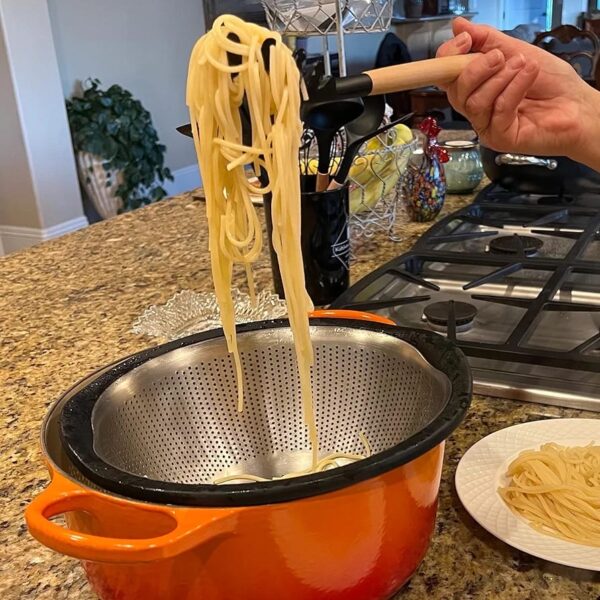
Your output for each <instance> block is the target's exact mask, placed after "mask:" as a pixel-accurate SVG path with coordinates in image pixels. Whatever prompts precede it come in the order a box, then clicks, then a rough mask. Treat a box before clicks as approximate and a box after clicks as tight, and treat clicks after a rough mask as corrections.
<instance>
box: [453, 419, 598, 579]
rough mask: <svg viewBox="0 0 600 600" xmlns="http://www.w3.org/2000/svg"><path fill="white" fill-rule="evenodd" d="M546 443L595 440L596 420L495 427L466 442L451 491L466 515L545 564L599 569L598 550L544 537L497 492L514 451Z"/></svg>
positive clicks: (580, 443) (561, 420)
mask: <svg viewBox="0 0 600 600" xmlns="http://www.w3.org/2000/svg"><path fill="white" fill-rule="evenodd" d="M546 442H556V443H557V444H562V445H565V446H584V445H585V444H589V443H590V442H595V443H596V444H600V419H550V420H544V421H532V422H530V423H522V424H520V425H514V426H513V427H508V428H506V429H501V430H500V431H496V432H495V433H492V434H491V435H488V436H487V437H485V438H483V439H482V440H479V441H478V442H477V443H476V444H474V445H473V446H471V448H469V450H467V452H466V453H465V455H464V456H463V457H462V459H461V461H460V463H459V464H458V467H457V469H456V478H455V482H456V491H457V492H458V497H459V498H460V501H461V502H462V503H463V504H464V506H465V508H466V509H467V511H468V512H469V513H470V515H471V516H472V517H473V518H474V519H475V520H476V521H477V522H478V523H479V524H480V525H481V526H482V527H483V528H485V529H487V530H488V531H489V532H490V533H492V534H493V535H495V536H496V537H498V538H500V539H501V540H502V541H503V542H506V543H507V544H510V545H511V546H514V547H515V548H518V549H519V550H522V551H523V552H527V553H528V554H532V555H533V556H537V557H539V558H543V559H544V560H548V561H551V562H555V563H559V564H561V565H567V566H569V567H577V568H579V569H588V570H592V571H600V548H595V547H593V546H584V545H582V544H575V543H574V542H567V541H564V540H559V539H557V538H554V537H552V536H549V535H544V534H542V533H539V532H538V531H536V530H535V529H534V528H533V527H531V526H530V525H529V524H528V523H527V521H526V520H525V519H523V518H521V517H519V516H517V515H516V514H514V513H513V512H512V511H511V510H510V509H509V508H508V506H506V504H504V502H503V500H502V498H501V497H500V495H499V494H498V488H499V487H500V486H501V485H504V483H505V481H506V479H505V473H506V470H507V468H508V465H509V464H510V462H511V461H512V460H513V459H514V458H516V457H517V455H518V454H519V453H520V452H521V451H523V450H528V449H530V448H536V449H537V448H539V446H540V445H542V444H545V443H546Z"/></svg>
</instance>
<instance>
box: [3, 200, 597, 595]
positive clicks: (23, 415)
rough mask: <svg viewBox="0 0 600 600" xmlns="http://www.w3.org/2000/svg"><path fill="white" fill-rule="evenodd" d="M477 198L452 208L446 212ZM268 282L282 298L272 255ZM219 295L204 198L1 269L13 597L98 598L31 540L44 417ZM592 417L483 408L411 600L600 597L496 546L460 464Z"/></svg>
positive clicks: (366, 265) (469, 430) (449, 475)
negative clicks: (525, 432)
mask: <svg viewBox="0 0 600 600" xmlns="http://www.w3.org/2000/svg"><path fill="white" fill-rule="evenodd" d="M471 199H472V197H471V196H450V197H449V199H448V201H447V204H446V207H445V211H446V212H448V211H450V210H454V209H456V208H459V207H460V206H463V205H465V204H466V203H467V202H469V201H470V200H471ZM427 227H428V225H427V224H415V223H409V222H407V221H406V219H405V218H404V217H401V218H400V221H399V226H398V230H397V231H398V233H399V235H400V236H401V238H402V239H401V241H400V242H392V241H390V240H389V239H386V238H385V236H377V237H376V238H374V239H372V240H369V241H367V242H364V243H362V244H360V245H358V246H356V247H355V253H356V255H357V260H356V261H355V263H354V264H353V266H352V276H353V279H354V280H356V279H357V278H359V277H361V276H363V275H365V274H366V273H368V272H370V271H372V270H373V269H374V268H375V267H377V266H379V265H380V264H382V263H383V262H384V261H386V260H388V259H390V258H392V257H393V256H396V255H398V254H400V253H401V252H403V251H404V250H406V249H407V248H409V247H410V246H411V245H412V244H413V243H414V242H415V240H416V239H417V237H418V236H419V235H421V234H422V233H423V232H424V231H425V230H426V229H427ZM256 279H257V282H258V284H259V286H261V287H262V288H264V287H270V285H271V284H270V282H271V277H270V265H269V259H268V257H267V253H265V255H264V257H263V259H262V260H261V261H260V263H259V264H258V266H257V269H256ZM210 287H211V278H210V270H209V259H208V253H207V230H206V225H205V207H204V203H203V202H201V201H198V200H195V199H194V198H193V196H192V195H191V194H188V195H184V196H181V197H178V198H174V199H171V200H166V201H163V202H161V203H159V204H156V205H154V206H151V207H148V208H145V209H141V210H138V211H136V212H134V213H130V214H125V215H122V216H119V217H118V218H115V219H112V220H110V221H107V222H103V223H99V224H97V225H94V226H92V227H89V228H87V229H85V230H82V231H78V232H76V233H73V234H71V235H68V236H65V237H63V238H60V239H57V240H54V241H50V242H47V243H45V244H42V245H39V246H36V247H33V248H31V249H29V250H27V251H24V252H21V253H17V254H14V255H10V256H8V257H6V258H4V259H0V290H1V295H0V389H1V390H2V392H1V396H0V418H1V420H2V424H3V431H2V436H1V437H0V451H1V455H2V461H1V464H0V502H1V504H0V513H1V517H0V531H1V545H0V552H1V560H0V565H1V566H0V568H1V570H2V574H1V576H0V598H2V599H3V600H13V599H15V600H16V599H20V600H27V599H33V598H35V599H38V600H42V599H48V600H49V599H52V600H56V599H59V600H60V599H66V598H76V599H78V600H89V599H92V598H94V597H95V596H94V594H93V593H92V591H91V590H90V588H89V586H88V585H87V583H86V580H85V576H84V573H83V570H82V569H81V567H80V565H79V563H78V562H77V561H76V560H73V559H71V558H67V557H65V556H62V555H60V554H56V553H54V552H52V551H50V550H48V549H46V548H45V547H43V546H42V545H40V544H39V543H38V542H36V541H35V540H34V539H33V538H32V537H31V536H30V535H29V534H28V532H27V529H26V527H25V523H24V520H23V510H24V508H25V506H26V505H27V503H28V502H29V501H30V500H31V499H32V498H33V497H34V496H35V495H36V494H37V493H39V492H40V491H41V490H42V489H43V488H44V486H45V485H46V484H47V481H48V477H47V472H46V469H45V468H44V466H43V462H42V455H41V452H40V450H39V447H38V438H39V431H40V424H41V421H42V418H43V416H44V414H45V412H46V410H47V408H48V406H49V405H50V403H52V402H53V401H54V400H55V399H56V398H57V397H58V396H59V395H60V394H61V393H62V392H64V391H65V390H66V389H67V388H68V387H69V386H70V385H71V384H72V383H73V382H75V381H77V380H78V379H80V378H81V377H83V376H84V375H86V374H88V373H90V372H92V371H94V370H95V369H97V368H99V367H101V366H103V365H105V364H107V363H110V362H112V361H114V360H115V359H117V358H119V357H122V356H124V355H127V354H129V353H132V352H135V351H138V350H140V349H142V348H143V347H145V346H147V345H149V344H151V341H149V340H147V339H144V338H142V337H139V336H136V335H134V334H132V333H131V332H130V329H131V324H132V322H133V320H134V318H135V317H137V316H138V315H139V314H140V313H141V312H142V311H143V310H144V309H145V308H147V307H148V306H149V305H151V304H154V303H162V302H164V301H166V300H167V299H168V298H169V297H171V296H172V295H173V294H174V293H175V292H176V291H178V290H182V289H194V290H208V289H210ZM581 414H582V413H581V412H580V411H575V410H566V409H559V408H551V407H545V406H540V405H535V404H523V403H519V402H511V401H507V400H498V399H492V398H486V397H481V396H478V397H475V398H474V401H473V405H472V408H471V410H470V412H469V415H468V417H467V420H466V422H465V423H464V424H463V425H462V426H461V427H460V428H459V429H458V430H457V431H456V432H455V433H454V434H453V435H452V437H451V438H450V439H449V441H448V444H447V455H446V461H445V469H444V474H443V480H442V487H441V491H440V506H439V515H438V523H437V530H436V533H435V536H434V538H433V541H432V545H431V548H430V550H429V552H428V554H427V556H426V558H425V560H424V562H423V564H422V565H421V567H420V568H419V570H418V572H417V574H416V575H415V576H414V577H413V579H412V580H411V582H410V583H409V585H408V586H407V587H406V588H405V590H403V591H402V592H401V593H400V594H399V595H398V596H397V600H416V599H427V600H436V599H439V600H447V599H456V600H470V599H479V598H494V599H498V600H502V599H504V600H515V599H530V600H537V599H540V600H541V599H550V598H555V599H560V600H596V599H598V598H600V581H599V580H598V578H597V575H596V576H594V575H593V574H590V573H586V572H577V571H574V570H570V569H565V568H563V567H559V566H557V565H551V564H548V563H543V562H541V561H539V560H537V559H535V558H532V557H530V556H528V555H526V554H523V553H521V552H519V551H517V550H514V549H512V548H510V547H509V546H506V545H505V544H503V543H501V542H500V541H498V540H496V539H495V538H493V537H492V536H491V535H489V534H487V533H486V532H485V531H484V530H482V529H481V528H480V527H479V526H478V525H477V524H476V523H475V522H474V521H473V520H472V519H471V518H470V517H469V516H468V515H467V514H466V512H465V511H464V510H463V508H462V507H461V504H460V502H459V501H458V498H457V497H456V493H455V491H454V484H453V476H454V470H455V468H456V464H457V463H458V460H459V458H460V457H461V456H462V454H463V453H464V451H465V450H466V449H467V448H468V447H469V446H470V445H471V444H473V443H474V442H476V441H477V440H479V439H480V438H482V437H483V436H485V435H487V434H488V433H490V432H492V431H495V430H497V429H500V428H502V427H505V426H507V425H511V424H514V423H520V422H523V421H527V420H532V419H536V418H539V417H540V416H542V415H552V416H556V415H561V416H567V417H571V416H578V415H581ZM594 577H595V578H594Z"/></svg>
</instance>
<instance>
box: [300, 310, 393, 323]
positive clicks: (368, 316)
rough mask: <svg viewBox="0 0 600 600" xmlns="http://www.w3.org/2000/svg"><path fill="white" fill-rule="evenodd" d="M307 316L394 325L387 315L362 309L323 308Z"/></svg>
mask: <svg viewBox="0 0 600 600" xmlns="http://www.w3.org/2000/svg"><path fill="white" fill-rule="evenodd" d="M309 317H313V318H315V319H324V318H325V319H355V320H357V321H369V322H371V323H382V324H383V325H396V323H394V321H392V320H391V319H388V318H387V317H382V316H381V315H375V314H373V313H369V312H364V311H362V310H346V309H340V310H333V309H323V310H313V311H312V312H311V313H310V314H309Z"/></svg>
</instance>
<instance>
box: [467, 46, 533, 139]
mask: <svg viewBox="0 0 600 600" xmlns="http://www.w3.org/2000/svg"><path fill="white" fill-rule="evenodd" d="M494 52H499V51H498V50H495V51H494ZM490 54H491V53H490ZM500 64H501V65H502V62H500ZM524 66H525V58H524V57H523V56H522V55H520V54H519V55H517V56H513V57H511V58H510V59H509V60H508V61H506V63H504V65H503V67H502V68H501V69H500V70H499V71H497V72H496V73H495V74H494V75H493V76H491V77H489V78H488V79H486V80H485V81H484V82H483V83H481V84H479V85H475V87H474V84H477V80H475V79H473V78H471V79H468V80H467V78H463V80H459V81H458V82H457V93H458V95H459V96H460V97H461V98H465V100H464V110H465V114H466V115H467V116H468V118H469V121H471V124H472V125H473V127H474V129H475V130H476V131H477V132H483V131H485V129H487V128H488V126H489V124H490V119H491V118H492V114H493V110H494V103H495V102H496V99H497V98H498V97H499V96H500V95H501V94H502V93H503V92H504V90H505V89H506V87H507V86H508V85H510V83H511V82H512V80H513V79H514V78H515V77H516V76H517V74H518V73H519V72H520V71H521V70H522V69H523V67H524ZM459 79H460V78H459Z"/></svg>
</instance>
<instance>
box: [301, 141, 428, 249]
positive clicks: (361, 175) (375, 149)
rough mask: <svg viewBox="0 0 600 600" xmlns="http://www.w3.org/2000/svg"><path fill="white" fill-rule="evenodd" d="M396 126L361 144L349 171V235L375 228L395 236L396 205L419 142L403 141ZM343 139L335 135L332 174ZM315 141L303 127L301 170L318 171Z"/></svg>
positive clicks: (368, 232) (371, 233)
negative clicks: (410, 161) (409, 163)
mask: <svg viewBox="0 0 600 600" xmlns="http://www.w3.org/2000/svg"><path fill="white" fill-rule="evenodd" d="M398 135H399V134H398V130H397V129H391V130H389V131H388V132H386V133H384V134H381V135H379V136H377V137H376V138H373V139H372V140H369V141H368V142H365V143H364V144H363V146H362V147H361V148H360V150H359V152H358V154H357V156H356V158H355V159H354V161H353V163H352V167H351V168H350V172H349V173H348V183H349V187H350V194H349V196H350V197H349V200H350V235H351V237H352V238H354V239H356V238H360V237H363V236H364V237H372V236H374V235H375V234H376V233H378V232H384V233H386V234H387V235H388V236H389V237H390V238H391V239H392V240H397V239H398V238H397V236H396V235H395V234H394V225H395V222H396V215H397V211H398V206H399V205H401V202H400V200H401V188H402V181H403V177H404V174H405V172H406V170H407V167H408V162H409V160H410V157H411V156H412V154H413V152H414V151H415V150H416V149H417V148H418V147H419V146H420V144H419V142H418V140H417V139H413V140H411V141H410V142H407V143H404V142H402V141H401V140H400V139H398V137H397V136H398ZM345 147H346V140H345V137H344V136H343V135H340V133H339V132H338V135H337V136H336V138H335V139H334V143H333V145H332V157H331V162H330V165H329V172H330V173H332V174H335V173H336V171H337V169H338V167H339V165H340V162H341V160H342V156H343V155H344V152H345ZM317 155H318V149H317V143H316V139H315V137H314V134H313V132H312V131H311V130H305V131H304V135H303V138H302V145H301V148H300V172H301V173H302V174H303V175H308V174H312V175H315V174H316V173H317V164H318V160H317Z"/></svg>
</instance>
